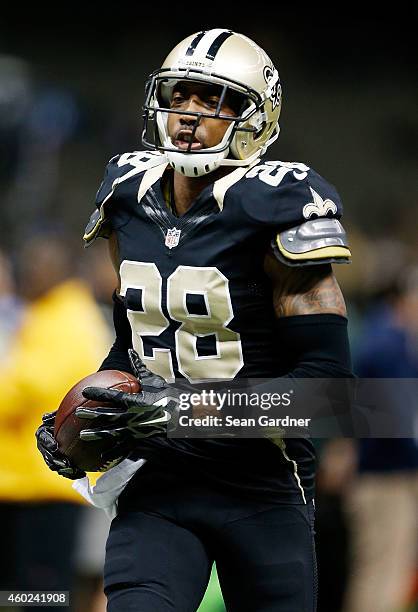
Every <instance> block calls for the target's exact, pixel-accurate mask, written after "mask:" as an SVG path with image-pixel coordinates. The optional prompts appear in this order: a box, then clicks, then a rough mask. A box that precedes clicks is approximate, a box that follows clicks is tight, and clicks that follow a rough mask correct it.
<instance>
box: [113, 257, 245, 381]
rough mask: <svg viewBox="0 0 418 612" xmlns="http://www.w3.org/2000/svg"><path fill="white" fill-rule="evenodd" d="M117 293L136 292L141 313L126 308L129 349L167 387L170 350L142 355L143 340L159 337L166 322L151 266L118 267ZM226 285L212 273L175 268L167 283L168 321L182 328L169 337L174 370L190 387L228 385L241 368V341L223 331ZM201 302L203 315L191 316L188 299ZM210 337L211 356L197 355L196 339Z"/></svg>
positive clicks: (228, 312)
mask: <svg viewBox="0 0 418 612" xmlns="http://www.w3.org/2000/svg"><path fill="white" fill-rule="evenodd" d="M120 276H121V290H120V294H121V295H122V296H125V295H126V293H127V291H128V289H140V290H141V295H142V308H141V310H130V309H129V308H128V319H129V322H130V324H131V327H132V342H133V347H134V348H135V350H136V351H137V352H138V354H139V355H140V356H141V359H143V361H144V363H145V364H146V365H148V366H149V368H150V369H151V370H152V371H153V372H155V373H156V374H159V375H160V376H162V377H163V378H165V379H166V380H167V381H172V380H173V379H174V369H173V359H172V354H171V349H169V348H153V349H152V356H148V355H145V352H144V342H143V338H144V337H146V336H154V337H155V336H160V334H162V333H163V332H164V331H165V330H166V329H167V328H168V327H169V326H170V321H169V320H168V319H167V317H166V316H165V315H164V313H163V310H162V295H163V278H162V276H161V274H160V272H159V270H158V268H157V266H156V265H155V264H154V263H144V262H137V261H127V260H125V261H123V262H122V264H121V267H120ZM228 285H229V283H228V279H227V278H226V277H225V276H224V275H223V274H222V272H220V271H219V270H218V269H217V268H215V267H206V268H202V267H193V266H178V267H177V268H176V270H175V271H174V272H173V273H172V274H171V275H170V276H169V277H168V279H167V286H166V291H167V311H168V314H169V317H170V318H171V319H172V321H178V322H180V323H181V325H180V327H179V328H178V329H176V331H175V332H174V346H175V352H176V358H177V363H178V368H179V371H180V372H181V374H183V376H185V377H186V378H188V379H189V380H190V381H199V380H207V379H227V380H231V379H232V378H234V377H235V375H236V374H237V373H238V372H239V370H240V369H241V368H242V366H243V363H244V362H243V357H242V346H241V340H240V335H239V334H238V333H237V332H234V331H233V330H231V329H229V328H228V327H227V325H228V323H229V322H230V321H231V320H232V319H233V316H234V313H233V310H232V304H231V297H230V294H229V286H228ZM188 294H198V295H201V296H203V299H204V302H205V310H206V313H205V314H195V313H190V312H189V310H188V308H187V295H188ZM209 335H212V336H215V339H216V354H213V355H203V356H202V355H199V354H198V350H197V339H198V338H199V337H204V336H209Z"/></svg>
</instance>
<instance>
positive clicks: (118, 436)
mask: <svg viewBox="0 0 418 612" xmlns="http://www.w3.org/2000/svg"><path fill="white" fill-rule="evenodd" d="M128 352H129V359H130V361H131V365H132V370H133V372H134V374H135V376H137V378H138V380H139V382H140V384H141V389H142V390H141V392H140V393H124V392H123V391H117V390H116V389H104V388H102V387H86V388H85V389H84V391H83V395H84V397H85V398H87V399H89V400H94V401H96V402H103V403H105V402H106V403H110V404H111V406H108V407H105V406H103V407H101V406H100V407H97V408H88V407H84V406H83V407H80V408H77V410H76V415H77V416H78V417H79V418H80V419H96V418H97V419H99V418H100V425H98V426H97V427H93V428H90V429H83V430H82V431H81V432H80V438H81V440H86V441H90V440H99V439H103V438H109V437H111V438H112V439H114V440H115V441H116V442H117V443H118V444H119V443H121V444H122V443H123V442H127V441H128V440H132V439H140V438H147V437H149V436H154V435H157V434H163V433H164V434H165V433H166V431H167V427H168V425H170V426H175V424H176V422H177V418H178V409H177V407H178V391H177V389H176V388H175V387H172V386H171V387H170V386H169V385H168V384H167V383H166V381H165V380H164V378H162V377H161V376H158V375H157V374H153V373H152V372H151V371H150V370H148V368H147V367H146V366H145V364H144V363H143V362H142V360H141V358H140V357H139V355H138V353H137V352H136V351H134V350H133V349H129V351H128Z"/></svg>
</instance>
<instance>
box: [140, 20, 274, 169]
mask: <svg viewBox="0 0 418 612" xmlns="http://www.w3.org/2000/svg"><path fill="white" fill-rule="evenodd" d="M179 80H181V81H184V80H190V81H198V82H204V83H208V84H217V85H220V86H221V87H223V88H224V92H226V91H227V90H228V89H229V90H232V91H234V92H238V93H239V94H241V96H242V100H243V104H242V107H241V110H240V112H239V114H238V115H237V117H236V118H234V121H233V122H231V125H230V126H229V127H228V129H227V130H226V134H225V136H224V138H223V139H222V141H221V143H219V145H217V146H215V147H212V148H211V149H202V150H200V151H186V152H184V151H182V152H179V151H178V149H175V147H174V146H173V145H172V144H171V142H170V140H169V138H168V135H167V132H166V123H167V121H166V118H167V114H166V113H167V112H170V108H169V107H170V104H169V103H170V97H171V90H172V88H173V86H174V84H175V83H177V82H178V81H179ZM146 92H147V96H146V101H145V105H144V111H145V113H144V120H145V122H144V131H143V144H144V145H145V146H147V147H148V148H154V149H158V150H161V151H164V152H165V153H166V155H167V157H168V159H169V161H172V160H171V159H170V158H171V157H173V156H172V155H170V154H175V157H176V159H177V160H179V159H180V160H182V161H185V160H186V158H188V159H187V162H186V166H187V167H189V165H190V168H191V170H190V176H197V175H201V174H205V173H206V172H211V171H212V170H214V169H215V168H216V167H218V166H219V165H235V166H246V165H249V164H250V163H252V162H253V161H254V160H256V159H258V158H259V157H260V156H261V155H262V154H263V153H264V151H265V150H266V149H267V147H268V146H269V145H270V144H271V143H272V142H273V141H274V140H275V139H276V138H277V136H278V133H279V125H278V121H279V116H280V109H281V98H282V96H281V85H280V80H279V75H278V72H277V70H276V68H275V67H274V64H273V62H272V61H271V59H270V58H269V56H268V55H267V54H266V52H265V51H264V50H263V49H262V48H261V47H260V46H259V45H257V44H256V43H255V42H254V41H252V40H251V39H250V38H248V37H247V36H244V35H242V34H237V33H235V32H232V31H231V30H223V29H213V30H208V31H202V32H197V33H195V34H192V35H191V36H188V37H187V38H185V39H184V40H182V41H181V42H180V43H179V44H178V45H177V46H176V47H175V48H174V49H173V50H172V51H171V52H170V53H169V55H168V56H167V58H166V59H165V61H164V62H163V66H162V68H160V69H159V70H156V71H155V72H154V73H152V75H150V77H149V79H148V81H147V86H146ZM218 111H219V112H218ZM218 111H217V113H215V114H211V115H208V116H212V117H218V118H222V115H221V114H220V110H219V109H218ZM171 112H172V111H171ZM229 119H230V118H229ZM150 122H154V124H155V125H154V136H155V138H154V142H150V141H149V140H148V139H147V133H148V132H149V127H150V126H149V123H150ZM178 156H181V157H180V158H179V157H178ZM205 156H206V157H207V156H209V157H207V159H204V158H205ZM198 157H199V158H201V159H200V161H199V160H198V159H197V158H198ZM203 162H205V163H203ZM206 162H208V163H206ZM196 164H197V166H196ZM173 165H174V166H175V168H176V169H177V166H176V164H173ZM183 167H184V165H183ZM184 174H189V171H188V170H186V171H185V172H184Z"/></svg>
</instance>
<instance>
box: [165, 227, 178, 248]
mask: <svg viewBox="0 0 418 612" xmlns="http://www.w3.org/2000/svg"><path fill="white" fill-rule="evenodd" d="M180 234H181V230H178V229H177V228H175V227H173V229H169V230H168V231H167V235H166V237H165V246H167V247H168V248H169V249H172V248H173V247H176V246H177V245H178V243H179V240H180Z"/></svg>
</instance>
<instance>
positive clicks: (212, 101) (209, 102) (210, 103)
mask: <svg viewBox="0 0 418 612" xmlns="http://www.w3.org/2000/svg"><path fill="white" fill-rule="evenodd" d="M218 103H219V98H218V97H211V98H207V100H206V104H207V105H208V106H210V108H216V107H217V106H218Z"/></svg>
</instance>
